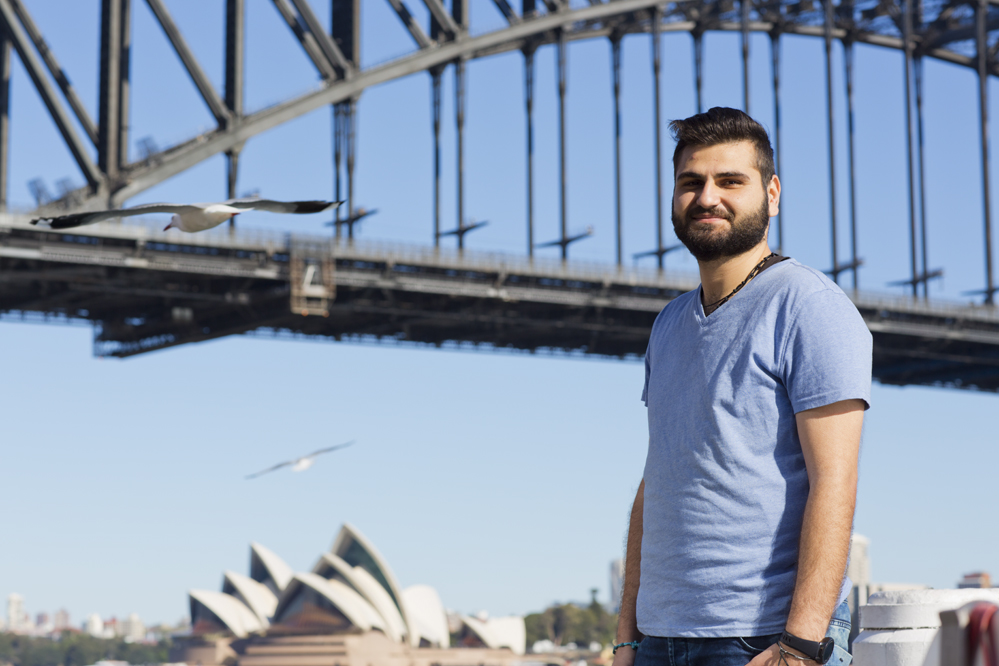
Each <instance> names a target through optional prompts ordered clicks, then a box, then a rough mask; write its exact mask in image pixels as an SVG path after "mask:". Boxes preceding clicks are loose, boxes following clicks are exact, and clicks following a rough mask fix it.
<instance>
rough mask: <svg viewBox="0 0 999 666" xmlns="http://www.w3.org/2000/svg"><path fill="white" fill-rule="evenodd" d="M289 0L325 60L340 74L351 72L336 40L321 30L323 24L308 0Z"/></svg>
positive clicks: (350, 66) (351, 68) (350, 67)
mask: <svg viewBox="0 0 999 666" xmlns="http://www.w3.org/2000/svg"><path fill="white" fill-rule="evenodd" d="M291 2H292V4H293V5H295V9H297V10H298V13H299V14H301V16H302V21H303V22H304V23H305V26H306V27H307V28H308V29H309V32H311V33H312V36H313V38H314V39H315V40H316V44H317V45H318V46H319V49H320V50H321V51H322V53H323V55H324V56H325V57H326V60H327V61H328V62H329V63H330V64H331V65H333V66H334V67H336V68H337V70H338V73H339V74H340V76H345V75H346V74H347V73H352V70H353V69H354V68H353V66H352V65H351V64H350V62H349V61H348V60H347V58H346V56H344V54H343V52H341V51H340V47H339V46H337V45H336V42H334V41H333V39H332V38H331V37H330V36H329V35H328V34H326V31H325V30H323V26H322V24H320V23H319V19H318V18H316V14H315V12H313V11H312V7H311V6H310V5H309V2H308V0H291Z"/></svg>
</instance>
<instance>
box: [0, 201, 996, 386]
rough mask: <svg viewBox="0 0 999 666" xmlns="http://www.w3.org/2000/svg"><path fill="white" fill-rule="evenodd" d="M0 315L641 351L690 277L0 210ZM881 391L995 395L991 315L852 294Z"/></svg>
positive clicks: (110, 332) (128, 345)
mask: <svg viewBox="0 0 999 666" xmlns="http://www.w3.org/2000/svg"><path fill="white" fill-rule="evenodd" d="M0 269H2V270H0V312H5V313H6V314H5V315H3V319H11V318H15V319H26V320H29V321H46V320H47V321H62V322H72V321H78V322H90V323H92V324H93V326H94V353H95V354H96V355H98V356H115V357H128V356H133V355H136V354H141V353H145V352H150V351H156V350H160V349H166V348H169V347H173V346H177V345H181V344H186V343H190V342H199V341H204V340H211V339H215V338H220V337H223V336H228V335H234V334H247V333H252V334H255V335H273V336H277V337H305V338H310V337H311V338H317V339H329V340H355V341H364V340H370V341H376V340H377V341H389V342H399V343H405V344H418V345H419V344H422V345H436V346H441V345H451V346H456V347H458V348H462V347H468V348H472V349H482V348H485V349H510V350H525V351H549V352H560V353H561V352H564V353H576V354H590V355H598V356H604V357H617V358H638V359H640V358H641V357H642V355H643V354H644V352H645V347H646V345H647V343H648V335H649V331H650V330H651V327H652V322H653V320H654V319H655V317H656V315H657V314H658V313H659V311H660V310H661V309H662V308H663V307H664V306H665V305H666V303H668V302H669V301H670V300H672V299H673V298H675V297H676V296H678V295H680V294H682V293H684V292H686V291H689V290H690V289H692V288H694V287H696V286H697V277H696V275H682V274H673V273H670V272H665V271H659V270H657V269H654V268H648V269H638V268H632V269H617V268H615V267H614V266H608V265H606V264H586V263H583V262H562V261H559V260H557V259H550V260H547V261H546V260H538V259H535V260H531V259H529V258H526V257H518V256H510V255H495V254H493V255H490V254H479V253H472V252H460V251H457V250H449V249H442V248H429V247H412V246H384V245H375V244H365V243H359V242H358V243H350V242H347V241H345V240H343V241H337V240H336V239H330V238H323V237H300V236H292V235H277V234H275V235H272V236H266V235H260V234H252V233H248V232H246V231H236V232H235V233H231V234H230V233H225V232H213V233H207V234H197V235H183V236H179V235H177V234H171V233H169V232H167V233H164V232H162V231H159V230H158V229H157V228H156V227H155V226H153V225H141V224H136V225H103V226H97V227H83V228H81V229H74V230H72V231H71V232H65V231H61V232H60V231H48V230H40V229H37V228H36V227H32V226H30V225H29V224H28V223H27V219H26V218H13V217H11V216H0ZM851 297H852V298H853V301H854V303H855V304H856V306H857V308H858V309H859V310H860V313H861V314H862V315H863V317H864V320H865V321H866V322H867V325H868V327H869V328H870V330H871V332H872V333H873V336H874V377H875V378H876V379H877V380H878V381H880V382H881V383H884V384H898V385H909V384H917V385H930V386H945V387H954V388H964V389H973V390H982V391H999V311H997V310H996V309H995V308H992V307H985V306H978V307H969V306H944V305H941V304H940V303H936V302H932V301H931V302H926V301H923V300H921V299H912V298H909V297H895V298H891V297H884V296H876V295H871V294H865V293H863V292H852V294H851Z"/></svg>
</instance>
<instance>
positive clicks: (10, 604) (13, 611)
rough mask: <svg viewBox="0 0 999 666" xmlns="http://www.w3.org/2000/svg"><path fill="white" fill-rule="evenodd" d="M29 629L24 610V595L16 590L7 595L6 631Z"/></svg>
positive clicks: (15, 631)
mask: <svg viewBox="0 0 999 666" xmlns="http://www.w3.org/2000/svg"><path fill="white" fill-rule="evenodd" d="M28 629H30V621H29V619H28V614H27V613H25V612H24V597H22V596H21V595H20V594H18V593H16V592H12V593H11V594H9V595H7V631H12V632H14V633H17V632H22V631H26V630H28Z"/></svg>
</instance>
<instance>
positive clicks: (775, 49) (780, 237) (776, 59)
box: [770, 28, 784, 254]
mask: <svg viewBox="0 0 999 666" xmlns="http://www.w3.org/2000/svg"><path fill="white" fill-rule="evenodd" d="M770 57H771V59H772V60H773V84H774V152H775V153H776V157H777V168H778V169H783V168H784V162H783V160H781V155H780V145H781V141H780V31H779V29H777V28H775V29H774V30H773V31H772V32H771V33H770ZM778 173H779V172H778ZM780 195H781V196H780V203H781V206H780V213H778V215H777V254H783V253H784V192H783V190H782V191H781V193H780Z"/></svg>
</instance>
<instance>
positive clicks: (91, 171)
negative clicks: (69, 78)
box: [0, 0, 104, 193]
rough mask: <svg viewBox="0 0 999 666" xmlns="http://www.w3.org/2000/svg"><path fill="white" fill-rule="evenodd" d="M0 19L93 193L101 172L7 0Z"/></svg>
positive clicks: (3, 0) (0, 9) (1, 2)
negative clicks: (74, 127) (74, 126)
mask: <svg viewBox="0 0 999 666" xmlns="http://www.w3.org/2000/svg"><path fill="white" fill-rule="evenodd" d="M0 19H2V22H3V24H4V27H6V30H7V32H8V34H9V35H10V37H11V41H12V42H13V45H14V48H15V49H16V50H17V55H18V57H19V58H20V60H21V63H22V64H23V65H24V68H25V69H26V70H27V71H28V76H30V77H31V81H32V83H34V85H35V90H37V91H38V94H39V95H40V96H41V98H42V102H43V103H44V104H45V108H47V109H48V112H49V115H51V116H52V120H53V121H54V122H55V124H56V128H58V130H59V134H61V135H62V138H63V141H65V142H66V146H67V147H68V148H69V151H70V153H72V155H73V159H74V160H75V161H76V164H77V166H79V167H80V171H82V172H83V176H84V178H86V179H87V184H88V186H89V187H90V190H91V191H92V192H95V193H96V191H97V189H98V188H99V187H100V186H101V184H102V183H103V182H104V174H103V173H101V170H100V169H98V167H97V165H96V164H94V161H93V160H92V159H91V158H90V151H89V148H88V147H87V145H86V144H85V143H84V142H83V141H82V140H81V139H80V136H79V135H78V134H77V133H76V130H75V129H73V125H72V122H71V120H70V117H69V114H68V113H66V110H65V109H64V108H63V106H62V103H61V102H60V101H59V98H58V96H57V95H56V91H55V89H54V88H53V87H52V84H51V83H50V82H49V79H48V77H47V76H45V72H44V71H43V68H42V63H41V62H40V61H39V59H38V56H37V55H36V54H35V51H34V50H33V49H32V48H31V43H30V41H31V40H30V39H29V38H28V35H27V33H26V32H25V30H24V28H23V27H22V26H21V23H20V21H18V20H17V15H16V13H15V12H14V8H13V7H12V6H11V3H10V0H0ZM4 167H6V165H4ZM4 170H6V169H4Z"/></svg>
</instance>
